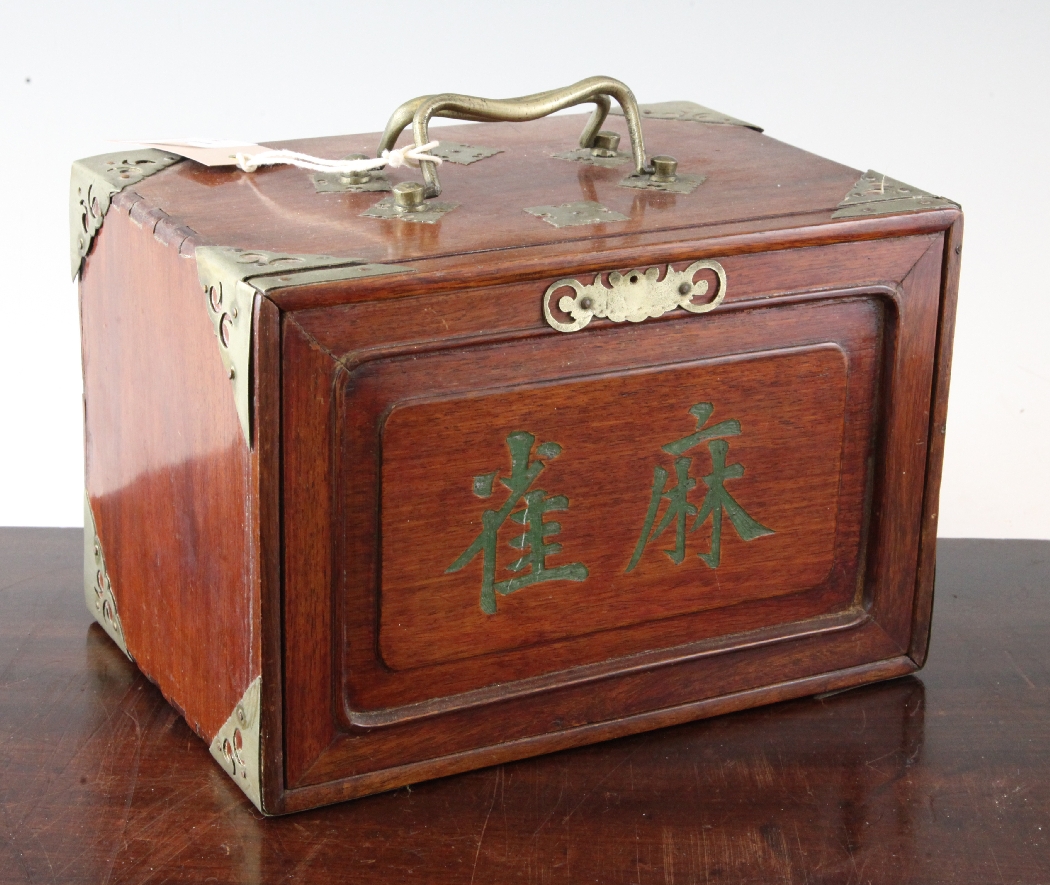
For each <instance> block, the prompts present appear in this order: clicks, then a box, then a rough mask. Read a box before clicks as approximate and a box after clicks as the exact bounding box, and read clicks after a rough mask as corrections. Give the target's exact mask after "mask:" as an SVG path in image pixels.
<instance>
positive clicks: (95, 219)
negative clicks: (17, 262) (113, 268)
mask: <svg viewBox="0 0 1050 885" xmlns="http://www.w3.org/2000/svg"><path fill="white" fill-rule="evenodd" d="M181 159H182V157H178V156H175V155H174V154H168V153H164V152H163V151H155V150H141V151H125V152H124V153H122V154H100V155H99V156H97V157H85V158H84V159H83V160H77V161H76V162H74V163H73V168H72V169H71V170H70V174H69V263H70V270H71V271H72V273H73V279H74V280H75V279H76V278H77V274H79V273H80V266H81V264H83V261H84V258H85V257H86V256H87V254H88V252H89V251H91V243H92V241H93V240H94V238H95V234H97V233H98V232H99V229H100V228H101V227H102V221H103V219H104V218H105V217H106V213H107V212H108V211H109V205H110V202H111V201H112V199H113V196H114V195H115V194H118V193H120V192H121V191H122V190H124V188H126V187H130V186H131V185H133V184H138V183H139V182H140V181H142V179H144V178H148V177H149V176H150V175H153V174H154V173H156V172H160V170H161V169H166V168H167V167H168V166H171V165H173V164H174V163H178V162H179V160H181Z"/></svg>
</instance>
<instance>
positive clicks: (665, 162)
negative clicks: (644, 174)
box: [653, 156, 678, 181]
mask: <svg viewBox="0 0 1050 885" xmlns="http://www.w3.org/2000/svg"><path fill="white" fill-rule="evenodd" d="M677 173H678V161H677V160H676V159H675V158H674V157H664V156H660V157H653V181H674V180H675V175H676V174H677Z"/></svg>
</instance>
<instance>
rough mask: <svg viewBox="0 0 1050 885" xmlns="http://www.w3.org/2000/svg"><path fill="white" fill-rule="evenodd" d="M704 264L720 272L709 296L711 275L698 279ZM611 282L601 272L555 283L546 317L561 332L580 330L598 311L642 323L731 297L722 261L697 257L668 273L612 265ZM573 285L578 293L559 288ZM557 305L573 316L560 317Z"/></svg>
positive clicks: (545, 304)
mask: <svg viewBox="0 0 1050 885" xmlns="http://www.w3.org/2000/svg"><path fill="white" fill-rule="evenodd" d="M702 270H710V271H713V272H714V274H715V276H716V277H717V278H718V291H717V292H715V294H714V296H713V297H711V298H709V299H708V300H707V301H699V300H697V299H700V298H703V297H704V296H705V295H707V293H708V290H709V289H710V285H709V284H708V282H707V280H704V279H700V280H697V279H695V277H696V275H697V274H698V273H700V272H701V271H702ZM606 276H607V278H608V283H607V284H606V283H605V282H604V281H603V280H602V274H601V273H598V274H596V275H595V277H594V282H592V283H589V284H586V283H581V282H580V281H579V280H577V279H573V278H566V279H563V280H558V281H557V282H555V283H551V284H550V286H548V287H547V291H546V292H544V293H543V315H544V317H545V318H546V320H547V323H548V324H549V325H550V326H551V328H553V329H557V330H558V331H559V332H578V331H579V330H580V329H582V328H583V327H584V326H586V325H587V324H588V323H589V322H590V321H591V320H592V319H594V317H605V318H606V319H609V320H612V321H613V322H614V323H622V322H629V323H640V322H641V321H642V320H645V319H650V318H656V317H660V316H663V315H664V314H665V313H669V312H670V311H672V310H675V309H677V308H679V307H681V308H684V309H685V310H688V311H689V312H690V313H707V312H708V311H709V310H714V309H715V308H716V307H718V305H719V304H721V303H722V300H723V299H724V298H725V297H726V272H725V269H724V268H723V267H722V265H721V264H719V263H718V262H717V261H706V260H705V261H694V262H693V263H692V264H690V265H689V267H687V268H686V269H685V270H683V271H677V270H675V269H674V268H673V267H672V266H671V265H670V264H669V265H667V271H666V272H665V273H664V276H663V279H661V278H660V268H659V267H650V268H647V269H646V270H641V269H638V270H630V271H627V272H626V273H620V272H619V271H615V270H614V271H609V272H608V273H607V274H606ZM564 289H572V291H573V292H574V293H575V294H574V295H569V294H565V295H561V296H558V292H559V291H560V290H564ZM554 307H557V309H558V311H559V312H560V314H561V315H563V316H566V315H567V316H568V318H570V319H571V322H565V321H564V320H560V319H558V317H557V316H555V314H554Z"/></svg>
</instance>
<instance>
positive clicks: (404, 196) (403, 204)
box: [394, 181, 424, 212]
mask: <svg viewBox="0 0 1050 885" xmlns="http://www.w3.org/2000/svg"><path fill="white" fill-rule="evenodd" d="M394 203H395V205H396V206H397V208H398V209H399V210H401V211H402V212H419V211H420V210H421V209H422V208H423V205H424V192H423V185H421V184H420V183H419V182H418V181H402V182H401V184H395V185H394Z"/></svg>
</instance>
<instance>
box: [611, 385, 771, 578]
mask: <svg viewBox="0 0 1050 885" xmlns="http://www.w3.org/2000/svg"><path fill="white" fill-rule="evenodd" d="M689 411H690V412H691V413H692V414H693V415H694V416H695V417H696V419H697V424H696V432H695V433H693V434H690V435H689V436H686V437H683V438H682V439H680V440H678V441H676V442H673V443H668V444H667V445H666V446H664V447H663V450H664V451H665V452H667V453H668V454H671V455H678V456H681V455H683V454H684V453H685V452H687V451H689V450H690V449H692V448H695V447H696V446H698V445H699V444H700V443H702V442H705V441H706V442H707V449H708V451H709V452H710V454H711V465H712V466H711V473H709V474H708V475H707V476H705V477H703V480H704V484H705V485H706V486H707V494H706V495H705V496H704V500H703V502H702V503H701V505H700V509H699V511H698V510H697V508H696V507H695V506H694V505H692V504H690V503H689V501H688V495H689V492H690V491H691V490H692V489H693V488H694V487H695V486H696V480H695V479H692V478H691V477H690V476H689V467H690V465H691V464H692V458H685V457H677V458H675V463H674V467H675V482H676V484H675V485H674V486H673V487H671V488H668V487H667V479H668V476H669V474H668V472H667V470H665V469H664V468H663V467H656V468H655V469H654V471H653V490H652V497H651V498H650V501H649V510H648V512H647V513H646V516H645V524H644V525H643V526H642V534H641V537H639V538H638V544H637V545H636V546H635V548H634V555H633V556H632V557H631V561H630V563H629V564H628V566H627V571H628V572H630V571H632V570H633V569H634V567H635V566H636V565H638V561H639V560H640V559H641V558H642V553H644V552H645V548H646V545H647V544H648V543H649V542H650V541H654V540H656V539H657V538H659V537H660V535H662V534H663V532H664V531H665V530H666V529H667V528H668V526H670V524H671V522H672V521H674V522H676V532H675V542H676V543H675V548H674V550H665V551H664V553H666V554H667V555H668V556H669V557H670V559H671V561H672V562H673V563H674V564H675V565H679V564H680V563H681V562H682V560H684V559H685V532H686V521H687V519H688V517H690V516H693V515H694V514H695V515H696V519H695V521H694V522H693V525H692V527H691V528H690V529H689V531H691V532H695V531H696V530H697V529H698V528H699V527H700V526H701V525H703V524H704V523H705V522H706V521H707V518H708V517H709V516H710V517H711V519H712V523H711V550H710V552H708V553H701V554H699V556H700V558H701V559H702V560H703V561H704V562H705V563H707V565H708V566H709V567H710V568H718V564H719V562H720V561H721V556H722V514H723V513H727V514H729V522H730V523H731V524H732V526H733V528H734V529H736V532H737V534H738V535H739V536H740V537H741V538H742V539H743V540H745V541H753V540H754V539H755V538H759V537H761V536H762V535H772V534H773V530H772V529H768V528H766V527H765V526H764V525H762V524H761V523H759V522H757V521H756V520H754V519H752V518H751V517H750V516H749V515H748V514H747V512H746V511H745V510H744V508H743V507H741V506H740V505H739V504H738V503H737V502H736V500H735V499H734V498H733V496H732V495H730V494H729V492H727V491H726V489H725V485H724V483H725V481H726V480H727V479H738V478H740V477H742V476H743V475H744V468H743V465H741V464H731V465H729V466H728V467H726V453H727V452H728V451H729V443H727V442H726V441H725V440H724V439H722V438H721V437H726V436H738V435H739V434H740V422H739V421H737V420H735V419H730V420H728V421H720V422H719V423H718V424H714V425H712V426H711V427H708V428H707V429H706V430H705V429H704V424H706V423H707V419H708V418H710V417H711V414H712V412H714V406H713V405H712V404H711V403H698V404H697V405H695V406H693V407H692V408H691V409H690V410H689ZM663 499H667V502H668V504H667V509H666V510H665V511H664V515H663V517H662V518H661V520H660V522H659V523H656V516H657V514H658V513H659V510H660V504H661V501H662V500H663ZM654 523H655V524H656V527H655V530H654V528H653V526H654Z"/></svg>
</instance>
